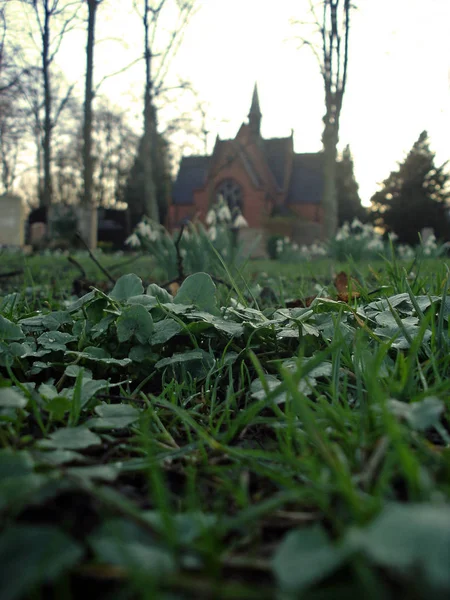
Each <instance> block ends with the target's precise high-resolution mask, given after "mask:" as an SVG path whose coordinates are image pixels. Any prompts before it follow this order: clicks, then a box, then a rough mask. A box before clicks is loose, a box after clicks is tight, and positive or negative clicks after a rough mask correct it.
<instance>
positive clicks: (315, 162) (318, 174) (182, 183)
mask: <svg viewBox="0 0 450 600" xmlns="http://www.w3.org/2000/svg"><path fill="white" fill-rule="evenodd" d="M289 144H290V138H274V139H270V140H264V152H265V155H266V158H267V162H268V165H269V168H270V169H271V171H272V173H273V175H274V177H275V180H276V182H277V185H278V186H279V188H280V189H282V188H283V187H284V185H285V183H286V184H288V185H289V190H288V193H287V196H286V205H289V204H320V203H321V201H322V192H323V155H322V154H321V153H315V154H294V155H293V163H292V175H291V181H290V182H289V183H288V182H285V181H284V177H285V164H286V160H287V157H288V152H289ZM210 164H211V157H210V156H185V157H183V158H182V159H181V163H180V168H179V171H178V175H177V178H176V181H175V183H174V186H173V189H172V202H173V204H174V205H178V206H182V205H184V206H193V204H194V190H196V189H198V188H202V187H203V185H204V184H205V183H206V178H207V176H208V170H209V166H210Z"/></svg>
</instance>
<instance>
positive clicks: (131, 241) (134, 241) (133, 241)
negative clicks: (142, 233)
mask: <svg viewBox="0 0 450 600" xmlns="http://www.w3.org/2000/svg"><path fill="white" fill-rule="evenodd" d="M125 244H127V246H131V247H132V248H138V247H139V246H140V245H141V241H140V239H139V238H138V236H137V235H136V234H135V233H132V234H131V235H130V237H129V238H127V239H126V240H125Z"/></svg>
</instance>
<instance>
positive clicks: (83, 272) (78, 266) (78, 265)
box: [67, 256, 86, 279]
mask: <svg viewBox="0 0 450 600" xmlns="http://www.w3.org/2000/svg"><path fill="white" fill-rule="evenodd" d="M67 260H68V261H69V262H70V263H72V264H73V265H74V266H75V267H76V268H77V269H79V271H80V273H81V277H82V279H86V271H85V270H84V267H82V266H81V265H80V263H79V262H78V261H77V260H75V259H74V258H73V257H72V256H68V257H67Z"/></svg>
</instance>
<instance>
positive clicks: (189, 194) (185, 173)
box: [172, 156, 210, 205]
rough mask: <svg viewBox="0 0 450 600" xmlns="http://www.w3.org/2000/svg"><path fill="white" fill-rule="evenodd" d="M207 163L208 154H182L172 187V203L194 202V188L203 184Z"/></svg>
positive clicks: (208, 159)
mask: <svg viewBox="0 0 450 600" xmlns="http://www.w3.org/2000/svg"><path fill="white" fill-rule="evenodd" d="M209 163H210V157H209V156H184V157H183V158H182V159H181V163H180V168H179V170H178V175H177V178H176V181H175V183H174V185H173V188H172V202H173V204H176V205H183V204H184V205H189V204H190V205H192V204H194V190H195V189H197V188H201V187H202V186H203V185H204V184H205V181H206V176H207V174H208V168H209Z"/></svg>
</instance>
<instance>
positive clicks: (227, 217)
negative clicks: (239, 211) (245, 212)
mask: <svg viewBox="0 0 450 600" xmlns="http://www.w3.org/2000/svg"><path fill="white" fill-rule="evenodd" d="M217 217H218V218H219V220H220V221H224V222H225V223H229V222H230V221H231V212H230V209H229V208H228V204H226V203H225V202H224V203H223V204H222V206H220V207H219V210H218V211H217Z"/></svg>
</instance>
